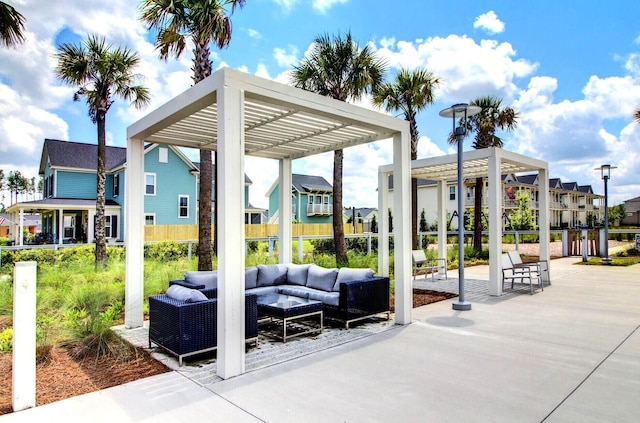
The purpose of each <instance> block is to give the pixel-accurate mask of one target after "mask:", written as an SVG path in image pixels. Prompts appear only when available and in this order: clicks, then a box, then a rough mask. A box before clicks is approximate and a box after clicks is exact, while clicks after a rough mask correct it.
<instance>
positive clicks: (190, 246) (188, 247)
mask: <svg viewBox="0 0 640 423" xmlns="http://www.w3.org/2000/svg"><path fill="white" fill-rule="evenodd" d="M192 246H193V242H192V241H189V242H188V243H187V257H189V261H191V248H192Z"/></svg>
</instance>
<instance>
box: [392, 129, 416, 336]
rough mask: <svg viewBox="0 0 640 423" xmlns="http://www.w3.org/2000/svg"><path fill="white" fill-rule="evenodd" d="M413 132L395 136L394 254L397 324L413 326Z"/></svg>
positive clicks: (404, 132) (407, 131)
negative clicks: (411, 142) (410, 148)
mask: <svg viewBox="0 0 640 423" xmlns="http://www.w3.org/2000/svg"><path fill="white" fill-rule="evenodd" d="M409 145H410V141H409V128H408V123H407V130H406V131H403V132H400V133H396V134H395V135H394V136H393V218H394V219H393V222H394V223H393V245H394V247H393V252H394V270H393V273H394V276H395V307H396V324H400V325H406V324H409V323H411V309H412V308H413V292H412V291H413V290H412V288H413V287H412V281H411V207H409V205H410V204H411V161H410V154H409Z"/></svg>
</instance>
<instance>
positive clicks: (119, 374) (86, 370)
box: [0, 289, 456, 414]
mask: <svg viewBox="0 0 640 423" xmlns="http://www.w3.org/2000/svg"><path fill="white" fill-rule="evenodd" d="M455 296H456V295H455V294H448V293H443V292H436V291H429V290H420V289H414V295H413V306H414V307H419V306H421V305H426V304H430V303H433V302H436V301H442V300H445V299H447V298H452V297H455ZM390 302H391V304H390V306H391V311H392V312H393V306H394V304H393V298H392V299H391V301H390ZM134 354H135V355H134V357H137V358H135V359H134V360H132V361H129V362H124V363H122V362H117V361H115V360H113V359H108V358H100V359H96V358H95V357H89V358H85V359H83V360H81V361H78V360H76V359H74V358H73V357H72V354H71V353H70V351H69V350H68V349H66V348H62V347H57V348H54V349H53V351H52V353H51V359H50V360H49V361H48V362H46V363H41V364H38V365H37V367H36V405H43V404H48V403H51V402H54V401H59V400H61V399H65V398H70V397H73V396H76V395H82V394H86V393H89V392H93V391H97V390H100V389H105V388H109V387H111V386H116V385H121V384H123V383H127V382H131V381H134V380H137V379H142V378H145V377H149V376H154V375H157V374H160V373H164V372H167V371H169V369H168V368H166V367H165V366H164V365H162V364H161V363H160V362H158V361H157V360H155V359H153V358H152V357H151V356H150V355H149V354H148V353H147V352H146V351H144V350H143V349H134ZM11 364H12V356H11V353H0V374H2V375H4V377H3V378H2V379H1V380H0V414H7V413H11V412H12V405H11V404H12V394H11V389H12V380H11Z"/></svg>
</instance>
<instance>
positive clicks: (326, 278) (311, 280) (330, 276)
mask: <svg viewBox="0 0 640 423" xmlns="http://www.w3.org/2000/svg"><path fill="white" fill-rule="evenodd" d="M337 276H338V269H325V268H324V267H320V266H318V265H316V264H312V265H311V266H309V274H308V275H307V287H309V288H315V289H320V290H322V291H327V292H330V291H331V290H333V285H334V284H335V283H336V277H337Z"/></svg>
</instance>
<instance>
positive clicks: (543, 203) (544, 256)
mask: <svg viewBox="0 0 640 423" xmlns="http://www.w3.org/2000/svg"><path fill="white" fill-rule="evenodd" d="M538 187H539V188H538V190H539V194H538V228H539V236H540V241H539V245H540V260H547V264H548V265H549V266H551V262H550V261H549V260H550V259H551V256H550V253H549V243H550V242H551V233H550V230H551V229H550V223H549V170H548V169H547V168H544V169H539V170H538ZM550 273H551V272H550V271H549V272H544V273H543V281H544V282H549V275H550Z"/></svg>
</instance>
